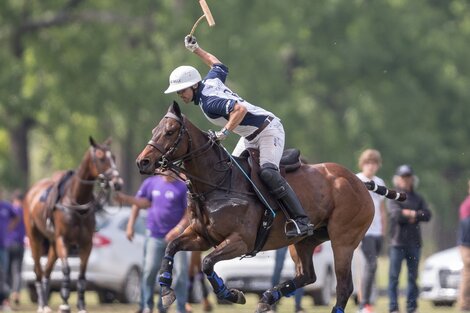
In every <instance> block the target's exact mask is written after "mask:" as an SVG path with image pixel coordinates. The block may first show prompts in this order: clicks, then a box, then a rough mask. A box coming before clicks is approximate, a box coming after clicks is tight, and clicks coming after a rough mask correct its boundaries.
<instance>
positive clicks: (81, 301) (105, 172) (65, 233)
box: [24, 137, 122, 313]
mask: <svg viewBox="0 0 470 313" xmlns="http://www.w3.org/2000/svg"><path fill="white" fill-rule="evenodd" d="M109 144H110V140H109V139H108V140H107V141H106V142H104V143H103V144H97V143H95V141H94V140H93V138H91V137H90V148H89V149H88V151H87V152H86V153H85V155H84V157H83V159H82V161H81V163H80V165H79V167H78V169H77V170H76V171H75V172H71V171H70V172H65V171H62V172H57V173H54V174H53V176H52V177H50V178H45V179H42V180H40V181H39V182H37V183H36V184H34V185H33V186H32V187H31V188H30V189H29V191H28V192H27V194H26V196H25V200H24V223H25V228H26V233H27V235H28V238H29V243H30V246H31V253H32V256H33V259H34V272H35V273H36V283H35V285H36V291H37V294H38V312H42V313H46V312H51V309H50V308H49V306H48V293H49V290H48V289H49V279H50V275H51V272H52V270H53V267H54V263H55V261H56V260H57V258H60V260H61V264H62V272H63V275H64V277H63V280H62V286H61V290H60V294H61V297H62V300H63V304H62V305H60V308H59V311H60V312H70V306H69V304H68V298H69V295H70V267H69V265H68V261H67V256H68V254H69V251H70V249H71V248H72V247H77V248H78V251H79V257H80V272H79V276H78V281H77V291H78V302H77V307H78V310H79V312H80V313H84V312H86V309H85V288H86V280H85V272H86V268H87V262H88V257H89V256H90V252H91V248H92V238H93V233H94V231H95V211H96V210H97V209H99V208H100V207H101V205H102V202H103V200H105V197H106V196H107V192H108V191H109V190H110V189H120V186H121V185H122V179H121V178H120V176H119V172H118V170H117V168H116V164H115V161H114V156H113V154H112V153H111V151H110V150H109ZM98 181H99V183H100V187H101V188H102V189H101V190H100V194H99V195H98V196H97V197H95V195H94V192H93V191H94V188H95V185H96V182H98ZM59 182H60V186H59ZM51 198H52V199H51ZM48 219H49V221H50V223H48V222H47V220H48ZM45 242H48V243H49V249H48V258H47V264H46V268H45V271H44V272H43V270H42V268H41V263H40V258H41V255H42V252H43V249H44V243H45Z"/></svg>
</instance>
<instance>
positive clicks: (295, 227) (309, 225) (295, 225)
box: [284, 218, 313, 238]
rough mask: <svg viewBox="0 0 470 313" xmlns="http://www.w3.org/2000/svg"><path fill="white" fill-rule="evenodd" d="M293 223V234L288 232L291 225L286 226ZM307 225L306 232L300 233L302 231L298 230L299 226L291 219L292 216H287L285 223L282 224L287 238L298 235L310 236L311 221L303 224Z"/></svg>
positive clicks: (311, 231)
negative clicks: (294, 232)
mask: <svg viewBox="0 0 470 313" xmlns="http://www.w3.org/2000/svg"><path fill="white" fill-rule="evenodd" d="M291 224H293V225H294V226H293V227H294V229H295V230H296V234H295V235H293V234H290V235H289V234H288V231H289V229H292V227H290V228H289V229H288V226H289V225H291ZM305 226H306V227H307V230H306V233H302V231H301V230H300V227H299V225H298V224H297V221H296V220H294V219H292V218H288V219H287V221H286V223H285V224H284V233H285V234H286V236H287V238H294V237H300V236H302V237H303V236H311V235H313V224H311V223H308V224H306V225H305Z"/></svg>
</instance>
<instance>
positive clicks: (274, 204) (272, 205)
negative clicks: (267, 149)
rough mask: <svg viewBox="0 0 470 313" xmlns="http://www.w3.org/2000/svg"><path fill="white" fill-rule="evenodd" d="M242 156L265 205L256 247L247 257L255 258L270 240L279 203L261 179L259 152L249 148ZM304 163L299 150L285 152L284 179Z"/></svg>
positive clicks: (282, 161)
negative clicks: (270, 231) (244, 157)
mask: <svg viewBox="0 0 470 313" xmlns="http://www.w3.org/2000/svg"><path fill="white" fill-rule="evenodd" d="M242 156H246V157H247V158H248V164H249V165H250V177H251V180H252V182H253V184H254V185H255V186H256V188H254V189H255V193H256V195H257V196H258V198H260V200H261V202H262V203H263V204H264V205H265V210H264V213H263V218H262V219H261V223H260V225H259V228H258V233H257V235H256V241H255V247H254V249H253V251H252V252H250V253H249V254H247V255H246V256H255V255H256V254H257V253H258V252H259V251H261V249H262V248H263V246H264V244H265V243H266V240H267V239H268V234H269V230H270V229H271V226H272V223H273V221H274V216H273V214H272V212H271V209H272V210H274V211H278V210H279V208H280V207H279V203H278V201H277V200H276V199H274V198H273V196H272V195H271V193H270V192H269V190H268V189H267V188H266V186H265V184H264V183H263V182H262V181H261V178H260V177H259V171H260V165H259V150H257V149H252V148H248V149H247V150H246V151H245V152H244V153H243V154H242ZM301 165H302V162H301V160H300V150H299V149H286V150H284V152H283V154H282V158H281V162H280V166H279V167H280V169H279V170H280V172H281V175H282V176H283V177H285V175H286V173H290V172H294V171H296V170H298V169H299V168H300V166H301ZM268 206H269V207H268Z"/></svg>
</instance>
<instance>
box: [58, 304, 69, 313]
mask: <svg viewBox="0 0 470 313" xmlns="http://www.w3.org/2000/svg"><path fill="white" fill-rule="evenodd" d="M57 312H58V313H71V310H70V305H68V304H61V305H59V310H58V311H57Z"/></svg>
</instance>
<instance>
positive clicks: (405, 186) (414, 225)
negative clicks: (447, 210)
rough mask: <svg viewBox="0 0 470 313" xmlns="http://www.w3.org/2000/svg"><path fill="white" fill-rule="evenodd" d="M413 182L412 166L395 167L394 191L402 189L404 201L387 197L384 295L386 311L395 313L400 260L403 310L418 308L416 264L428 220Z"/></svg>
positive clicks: (422, 202) (428, 215)
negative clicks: (386, 281) (404, 291)
mask: <svg viewBox="0 0 470 313" xmlns="http://www.w3.org/2000/svg"><path fill="white" fill-rule="evenodd" d="M416 182H417V178H416V176H414V172H413V169H412V168H411V166H409V165H406V164H405V165H401V166H399V167H398V168H397V171H396V173H395V176H394V179H393V183H394V185H395V187H396V189H397V190H398V191H401V192H406V193H407V199H406V201H404V202H398V201H395V200H391V201H389V202H388V205H387V207H388V211H389V214H390V270H389V285H388V294H389V298H390V304H389V310H390V312H391V313H398V312H399V308H398V277H399V276H400V271H401V265H402V262H403V260H405V261H406V265H407V268H408V289H407V302H406V311H407V313H414V312H416V309H417V307H418V302H417V299H418V285H417V283H416V280H417V278H418V265H419V259H420V256H421V245H422V240H421V229H420V226H419V225H420V223H421V222H428V221H429V220H430V219H431V211H430V210H429V209H428V206H427V204H426V202H425V201H424V199H423V197H422V196H420V195H419V194H418V193H416V192H415V191H414V186H415V184H416Z"/></svg>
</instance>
